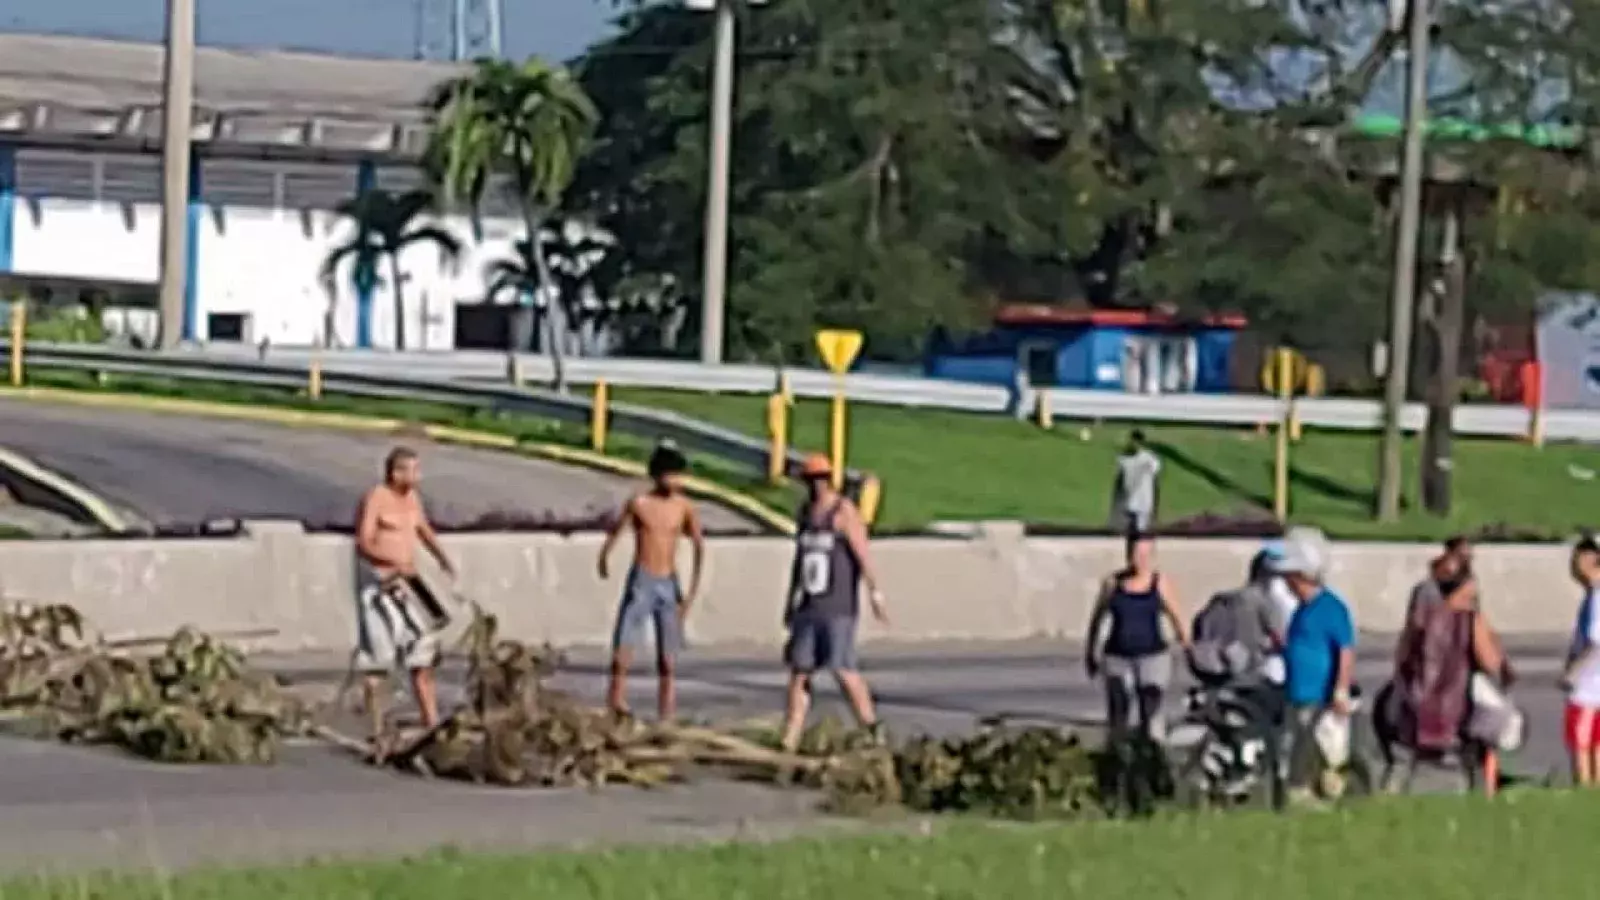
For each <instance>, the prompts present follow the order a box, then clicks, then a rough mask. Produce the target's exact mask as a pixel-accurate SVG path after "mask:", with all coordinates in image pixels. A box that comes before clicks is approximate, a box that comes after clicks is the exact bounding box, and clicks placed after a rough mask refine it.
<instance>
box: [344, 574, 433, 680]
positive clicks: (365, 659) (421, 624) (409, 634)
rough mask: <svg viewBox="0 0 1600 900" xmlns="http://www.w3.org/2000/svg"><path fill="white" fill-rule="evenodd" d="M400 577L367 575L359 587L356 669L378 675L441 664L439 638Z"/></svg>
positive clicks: (357, 591)
mask: <svg viewBox="0 0 1600 900" xmlns="http://www.w3.org/2000/svg"><path fill="white" fill-rule="evenodd" d="M418 599H419V598H415V597H413V596H412V595H411V591H410V590H409V589H408V588H407V587H406V585H405V583H404V582H402V581H399V580H394V581H390V582H387V583H382V582H379V581H378V580H377V579H376V578H375V577H363V578H361V580H360V583H359V585H358V587H357V590H356V660H355V665H356V669H357V670H359V671H361V672H363V673H365V674H368V675H376V674H382V673H385V672H390V671H393V670H394V669H396V668H400V669H407V670H415V669H431V668H434V667H435V666H437V665H438V664H439V655H440V652H439V637H438V634H437V633H436V632H435V631H433V629H431V628H429V627H428V626H427V625H426V624H425V623H426V621H427V620H426V619H425V618H424V617H423V613H422V612H421V611H420V610H418V609H416V607H415V603H416V602H418Z"/></svg>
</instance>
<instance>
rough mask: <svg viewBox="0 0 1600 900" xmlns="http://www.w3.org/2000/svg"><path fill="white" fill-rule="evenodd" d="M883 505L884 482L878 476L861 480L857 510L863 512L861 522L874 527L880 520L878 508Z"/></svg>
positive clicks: (866, 476) (865, 476)
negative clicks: (874, 523)
mask: <svg viewBox="0 0 1600 900" xmlns="http://www.w3.org/2000/svg"><path fill="white" fill-rule="evenodd" d="M882 505H883V482H882V481H881V480H879V479H878V476H876V475H864V476H862V479H861V496H860V497H857V498H856V508H857V509H859V510H861V520H862V521H863V522H866V523H867V525H869V526H870V525H872V523H873V522H876V521H877V520H878V508H879V507H880V506H882Z"/></svg>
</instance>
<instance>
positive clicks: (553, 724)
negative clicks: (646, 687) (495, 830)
mask: <svg viewBox="0 0 1600 900" xmlns="http://www.w3.org/2000/svg"><path fill="white" fill-rule="evenodd" d="M463 643H464V645H465V647H466V649H467V658H468V670H467V701H466V702H465V703H464V704H463V705H462V706H461V708H459V709H457V710H455V711H454V712H453V713H451V714H449V715H448V716H446V717H445V718H444V720H443V721H442V722H441V723H440V724H439V726H438V727H436V728H432V729H426V730H423V729H417V728H398V727H396V728H394V729H392V730H391V733H389V734H386V735H383V736H382V737H381V738H380V739H379V740H378V741H377V745H376V748H375V749H376V752H372V753H369V754H368V755H369V758H370V759H371V760H372V761H374V762H377V763H380V764H384V765H391V766H396V767H399V768H401V769H404V770H408V771H414V772H417V773H420V774H423V775H426V776H429V777H437V778H452V779H459V780H464V781H471V782H476V783H480V784H497V785H507V786H520V785H530V786H547V787H557V786H575V785H587V786H594V787H598V786H600V785H605V784H632V785H637V786H645V787H648V786H653V785H659V784H663V783H667V782H672V781H677V780H681V779H682V778H684V777H686V776H687V775H688V774H689V773H690V772H691V771H692V770H696V769H702V770H703V769H708V768H709V769H717V770H721V771H723V772H724V773H728V774H734V775H739V776H745V777H752V776H753V777H767V778H773V777H776V776H777V775H778V774H779V773H780V772H785V771H790V772H802V773H804V772H810V771H813V770H816V769H820V768H822V767H823V766H825V765H826V764H827V761H826V760H822V759H814V758H808V757H804V756H801V755H798V754H786V753H782V752H780V751H778V750H776V749H773V748H770V747H766V746H762V745H761V744H759V743H757V742H755V741H752V740H750V739H747V738H744V737H741V736H739V735H737V734H734V733H731V732H728V731H721V730H718V729H715V728H711V727H706V726H699V725H678V724H646V723H643V722H640V721H638V720H636V719H633V718H632V717H630V716H626V715H617V714H616V713H613V712H611V711H609V710H604V709H600V708H597V707H593V706H589V705H586V704H583V703H581V702H579V701H577V700H576V699H574V698H572V697H571V696H568V695H566V694H564V693H561V692H559V691H556V690H553V689H551V688H550V687H549V685H548V684H547V683H546V682H547V679H548V678H549V677H550V676H551V675H552V674H554V672H555V670H556V668H557V666H558V665H559V664H560V656H559V654H558V653H557V652H556V651H555V650H554V649H552V648H550V647H548V646H546V647H543V648H535V647H531V646H529V645H528V644H525V643H523V642H521V641H516V640H510V639H505V638H502V637H500V634H499V623H498V621H497V620H496V618H495V617H494V616H493V615H489V614H486V613H484V612H482V611H481V610H477V611H475V613H474V620H473V623H472V625H471V627H470V628H469V629H468V631H467V635H466V638H465V639H464V642H463ZM336 739H338V740H339V743H341V744H344V745H347V746H349V747H351V748H352V749H362V748H363V745H362V744H361V743H360V742H357V741H353V740H350V739H348V738H336Z"/></svg>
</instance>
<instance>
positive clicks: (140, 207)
mask: <svg viewBox="0 0 1600 900" xmlns="http://www.w3.org/2000/svg"><path fill="white" fill-rule="evenodd" d="M161 68H162V52H161V48H160V47H159V46H156V45H143V44H132V43H121V42H113V41H100V40H89V39H82V38H60V37H39V36H30V35H0V278H5V279H6V281H7V282H8V283H10V284H12V285H13V286H14V287H13V289H15V285H18V284H24V285H26V284H56V285H60V284H68V285H70V284H75V283H84V284H90V283H93V284H96V285H102V286H103V285H111V286H113V288H114V295H116V296H121V297H123V298H129V299H130V300H133V301H137V300H138V298H140V297H141V295H142V296H143V297H144V299H145V300H146V302H148V301H149V299H150V298H153V297H154V295H155V290H156V281H157V273H158V268H159V245H160V218H161V217H160V206H159V202H160V196H161V159H160V154H159V141H160V129H161V126H160V119H161V113H160V98H161ZM196 69H197V71H196V91H195V106H196V109H195V142H196V144H195V159H196V164H195V166H194V167H193V172H192V175H191V184H190V196H191V197H192V198H193V199H192V201H191V203H190V207H189V221H190V226H191V227H190V231H191V235H190V243H189V246H188V248H187V253H186V255H187V259H188V266H189V273H188V274H189V278H188V296H187V298H186V305H185V313H186V315H185V322H184V325H185V328H184V333H185V336H186V338H188V339H190V340H194V341H201V342H215V341H241V342H247V343H260V342H262V341H269V342H272V343H275V344H280V345H305V344H312V343H319V342H322V341H325V340H326V341H328V342H330V343H333V344H336V345H342V346H371V347H380V348H381V347H391V346H393V343H394V332H395V329H394V318H395V316H394V303H393V295H392V291H393V286H392V285H391V284H389V272H388V267H387V266H383V267H380V272H379V280H378V283H377V284H375V285H372V286H370V288H369V289H367V290H361V289H359V288H358V287H357V286H356V284H355V283H354V279H353V277H351V273H345V274H344V276H343V277H341V278H340V279H339V282H338V284H337V286H336V289H335V291H334V292H333V294H332V295H331V296H330V294H329V292H328V291H327V290H325V289H324V286H323V285H322V284H321V283H320V280H319V277H318V275H319V272H320V270H321V268H322V265H323V262H324V260H325V259H326V258H327V256H328V254H329V253H330V252H331V251H332V250H333V249H334V248H335V247H336V246H338V245H339V244H340V243H341V242H342V241H343V240H344V239H346V238H347V237H348V235H349V234H350V233H351V231H352V227H351V225H350V223H349V222H346V221H340V220H339V217H338V216H336V215H335V214H333V213H332V212H330V210H332V209H333V208H334V207H335V205H336V204H338V203H339V202H340V201H341V200H345V199H347V198H349V197H351V196H353V195H354V194H355V193H356V192H357V191H359V190H361V189H363V188H364V187H369V186H376V187H378V188H383V189H389V190H405V189H408V188H411V187H415V186H417V185H418V184H419V173H418V172H417V170H416V169H415V168H414V166H413V165H412V163H413V161H414V160H415V159H416V158H417V156H418V154H419V153H420V151H421V149H422V146H423V143H424V141H425V136H426V123H425V121H424V117H423V111H422V108H421V103H422V101H423V98H424V97H425V96H426V95H427V93H428V91H429V90H430V89H431V88H433V87H435V86H436V85H437V84H439V83H440V82H441V81H443V80H445V79H447V78H449V77H451V76H453V75H455V74H457V72H458V69H457V68H456V67H455V66H453V65H449V64H439V63H418V62H402V61H386V60H385V61H380V60H359V59H348V58H341V57H330V56H318V55H312V54H300V53H286V52H240V51H227V50H217V49H210V48H206V49H202V50H200V51H199V53H198V59H197V62H196ZM496 201H497V198H495V197H492V196H491V197H489V198H486V204H488V205H486V207H485V208H484V209H483V210H482V211H481V216H480V217H479V218H478V219H477V220H476V221H474V220H473V219H470V218H468V217H465V216H451V217H447V218H446V220H445V221H444V223H443V224H445V225H446V226H447V227H448V228H450V229H451V230H452V231H453V232H454V233H456V234H457V235H458V236H459V237H460V239H461V240H462V242H463V244H464V246H465V252H464V253H463V255H462V256H461V258H460V259H459V260H458V261H457V263H456V264H455V265H454V266H452V265H448V264H446V263H445V262H444V261H443V260H441V259H440V258H439V253H438V252H437V250H435V249H433V248H431V247H417V248H415V249H413V250H412V251H410V252H408V253H407V254H406V255H405V257H404V258H403V260H402V271H403V274H402V276H401V277H402V280H403V282H404V295H405V298H406V306H405V310H404V315H405V317H406V320H407V321H406V335H407V343H408V345H409V347H410V348H412V349H447V348H451V347H454V346H457V345H458V343H459V344H462V345H476V346H493V345H499V346H503V343H501V342H502V341H503V340H504V334H505V333H506V332H505V331H504V329H505V328H506V324H505V322H506V318H507V317H506V316H505V315H504V312H505V309H504V308H503V307H501V308H494V307H488V306H485V305H484V294H485V279H484V274H483V273H484V269H485V268H486V266H487V265H488V264H490V263H491V262H493V261H494V260H495V259H497V258H502V257H509V256H510V255H511V247H512V243H513V242H514V241H515V240H516V239H517V238H519V237H521V225H520V222H519V220H518V219H517V218H516V216H515V215H514V211H513V210H512V209H511V208H510V207H509V206H507V205H506V204H505V203H504V202H503V201H500V202H499V203H498V205H496ZM135 305H136V304H135ZM112 321H113V322H114V321H116V320H115V319H114V318H113V319H112ZM121 321H125V322H135V321H137V319H134V318H128V317H126V316H125V317H124V318H123V319H122V320H121ZM330 326H331V333H329V329H330Z"/></svg>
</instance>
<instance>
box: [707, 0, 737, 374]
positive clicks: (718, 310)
mask: <svg viewBox="0 0 1600 900" xmlns="http://www.w3.org/2000/svg"><path fill="white" fill-rule="evenodd" d="M734 2H735V0H716V17H717V24H716V51H715V52H716V58H715V62H714V64H713V69H712V75H711V146H710V148H709V161H710V164H709V165H708V166H707V167H706V234H705V266H704V269H705V273H704V277H703V279H702V280H703V284H704V290H705V294H704V296H705V299H704V301H703V303H702V306H701V309H700V361H701V362H703V363H706V364H708V365H716V364H719V363H721V362H722V344H723V323H724V320H725V317H726V314H727V308H728V167H729V154H730V151H731V149H732V144H733V47H734V23H735V16H734V8H733V5H734Z"/></svg>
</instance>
